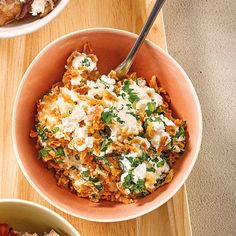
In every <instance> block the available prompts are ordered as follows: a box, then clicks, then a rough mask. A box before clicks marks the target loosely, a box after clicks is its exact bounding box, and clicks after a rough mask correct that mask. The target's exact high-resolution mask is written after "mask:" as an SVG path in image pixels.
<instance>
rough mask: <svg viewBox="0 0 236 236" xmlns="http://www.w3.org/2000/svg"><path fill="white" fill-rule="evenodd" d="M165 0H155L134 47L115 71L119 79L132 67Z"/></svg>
mask: <svg viewBox="0 0 236 236" xmlns="http://www.w3.org/2000/svg"><path fill="white" fill-rule="evenodd" d="M164 2H165V0H157V1H156V3H155V5H154V7H153V9H152V11H151V13H150V15H149V17H148V19H147V21H146V23H145V25H144V27H143V29H142V31H141V33H140V35H139V37H138V38H137V40H136V41H135V43H134V46H133V47H132V49H131V50H130V52H129V54H128V56H127V57H126V59H125V60H124V61H123V62H122V63H121V64H120V65H119V66H118V67H117V68H116V69H115V71H116V73H117V75H118V76H119V77H123V76H124V75H126V74H127V73H128V72H129V69H130V67H131V66H132V64H133V62H134V59H135V56H136V54H137V52H138V50H139V48H140V46H141V45H142V43H143V42H144V40H145V38H146V36H147V34H148V32H149V30H150V29H151V26H152V25H153V23H154V21H155V19H156V17H157V15H158V13H159V11H160V10H161V8H162V6H163V4H164Z"/></svg>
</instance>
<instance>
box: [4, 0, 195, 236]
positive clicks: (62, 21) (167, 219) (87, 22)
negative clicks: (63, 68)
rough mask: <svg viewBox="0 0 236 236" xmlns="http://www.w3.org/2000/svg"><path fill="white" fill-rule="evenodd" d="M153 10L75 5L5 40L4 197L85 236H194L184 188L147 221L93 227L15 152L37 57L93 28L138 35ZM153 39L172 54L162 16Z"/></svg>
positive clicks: (135, 5)
mask: <svg viewBox="0 0 236 236" xmlns="http://www.w3.org/2000/svg"><path fill="white" fill-rule="evenodd" d="M62 1H63V0H62ZM152 5H153V1H152V0H86V1H85V0H71V2H70V3H69V5H68V6H67V8H66V9H65V10H64V11H63V13H62V14H61V15H60V16H59V17H57V19H55V20H54V21H53V22H51V23H50V24H49V25H47V26H46V27H44V28H43V29H41V30H39V31H38V32H35V33H32V34H30V35H27V36H22V37H18V38H15V39H6V40H0V72H1V73H0V197H1V198H20V199H26V200H30V201H34V202H37V203H40V204H42V205H45V206H47V207H49V208H51V209H53V210H55V211H56V212H57V213H59V214H60V215H62V216H63V217H65V218H66V219H67V220H69V221H70V222H71V223H72V224H73V225H74V226H75V227H76V228H77V230H78V231H79V232H80V233H81V235H82V236H109V235H112V236H154V235H155V236H160V235H161V236H169V235H172V236H185V235H187V236H189V235H191V224H190V218H189V211H188V201H187V195H186V189H185V186H183V187H182V188H181V189H180V190H179V192H178V193H177V194H176V195H175V196H174V197H173V198H172V199H171V200H170V201H168V202H167V203H166V204H164V205H163V206H161V207H160V208H158V209H157V210H155V211H153V212H151V213H149V214H146V215H145V216H143V217H139V218H137V219H134V220H130V221H124V222H119V223H94V222H88V221H85V220H81V219H78V218H75V217H72V216H69V215H67V214H65V213H63V212H61V211H59V210H58V209H56V208H54V207H53V206H51V205H50V204H48V203H47V202H46V201H45V200H44V199H43V198H41V197H40V196H39V195H38V194H37V193H36V192H35V191H34V189H33V188H32V187H31V186H30V185H29V183H28V182H27V180H26V179H25V177H24V176H23V175H22V173H21V171H20V169H19V167H18V165H17V162H16V159H15V155H14V152H13V147H12V137H11V119H12V108H13V102H14V98H15V95H16V91H17V87H18V85H19V82H20V80H21V78H22V76H23V74H24V72H25V70H26V69H27V67H28V66H29V64H30V62H31V61H32V60H33V58H34V57H35V56H36V55H37V54H38V52H39V51H40V50H41V49H42V48H43V47H45V46H46V45H47V44H48V43H49V42H51V41H52V40H54V39H56V38H57V37H59V36H61V35H64V34H66V33H69V32H72V31H75V30H80V29H84V28H89V27H112V28H118V29H123V30H128V31H131V32H135V33H139V32H140V30H141V27H142V25H143V23H144V21H145V19H146V17H147V14H148V12H149V11H150V9H151V6H152ZM149 39H150V40H152V41H153V42H155V43H156V44H158V45H159V46H160V47H162V48H163V49H165V50H167V46H166V38H165V30H164V24H163V16H162V13H160V14H159V16H158V18H157V20H156V22H155V25H154V26H153V28H152V31H151V33H150V34H149Z"/></svg>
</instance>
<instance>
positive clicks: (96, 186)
mask: <svg viewBox="0 0 236 236" xmlns="http://www.w3.org/2000/svg"><path fill="white" fill-rule="evenodd" d="M93 186H94V187H95V188H96V189H97V190H99V191H101V190H102V189H103V185H102V184H101V183H94V184H93Z"/></svg>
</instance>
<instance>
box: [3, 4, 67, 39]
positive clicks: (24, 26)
mask: <svg viewBox="0 0 236 236" xmlns="http://www.w3.org/2000/svg"><path fill="white" fill-rule="evenodd" d="M69 1H70V0H60V1H59V2H58V4H57V5H56V6H55V8H54V9H53V10H52V11H51V12H50V13H49V14H48V15H46V16H44V17H42V18H40V19H35V20H34V19H33V20H32V19H30V20H29V19H24V20H20V21H17V22H15V21H14V22H12V23H10V24H7V25H5V26H0V38H13V37H17V36H20V35H25V34H29V33H32V32H34V31H36V30H38V29H40V28H41V27H43V26H45V25H46V24H48V23H49V22H50V21H52V20H53V19H54V18H55V17H56V16H57V15H59V13H61V11H62V10H63V9H64V8H65V7H66V5H67V4H68V3H69Z"/></svg>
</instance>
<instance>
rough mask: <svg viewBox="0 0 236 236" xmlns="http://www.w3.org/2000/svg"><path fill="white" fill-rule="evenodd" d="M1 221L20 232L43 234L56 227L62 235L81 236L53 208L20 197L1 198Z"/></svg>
mask: <svg viewBox="0 0 236 236" xmlns="http://www.w3.org/2000/svg"><path fill="white" fill-rule="evenodd" d="M0 223H7V224H8V225H9V226H10V227H12V228H13V229H14V230H16V231H19V232H31V233H33V232H34V233H38V234H40V235H42V234H43V233H44V232H50V230H52V229H54V230H55V231H56V232H57V233H58V234H60V235H61V236H80V234H79V233H78V232H77V230H76V229H75V228H74V227H73V226H72V225H71V224H70V223H69V222H68V221H67V220H65V219H64V218H63V217H61V216H60V215H58V214H56V213H55V212H53V211H52V210H50V209H48V208H46V207H44V206H41V205H39V204H36V203H34V202H29V201H25V200H19V199H1V200H0Z"/></svg>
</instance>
